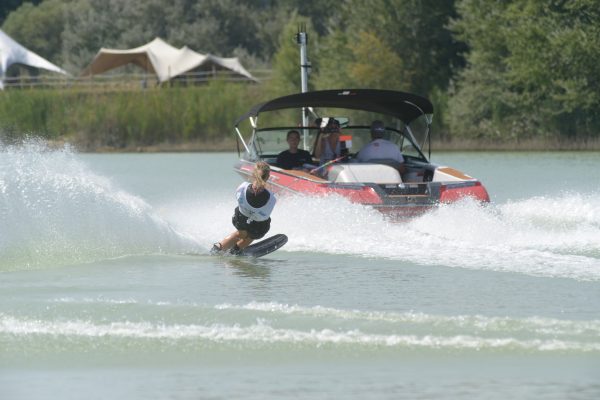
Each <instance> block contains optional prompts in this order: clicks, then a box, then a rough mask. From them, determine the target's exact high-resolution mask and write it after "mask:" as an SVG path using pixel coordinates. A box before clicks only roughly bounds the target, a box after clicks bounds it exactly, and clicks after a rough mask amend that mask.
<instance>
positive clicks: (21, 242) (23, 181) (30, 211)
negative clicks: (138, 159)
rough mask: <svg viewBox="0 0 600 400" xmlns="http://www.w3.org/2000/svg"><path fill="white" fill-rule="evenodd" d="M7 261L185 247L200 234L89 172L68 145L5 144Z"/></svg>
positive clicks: (14, 264)
mask: <svg viewBox="0 0 600 400" xmlns="http://www.w3.org/2000/svg"><path fill="white" fill-rule="evenodd" d="M0 154H1V155H2V157H1V159H0V255H1V257H0V267H1V268H23V267H35V266H42V265H55V264H67V263H73V262H86V261H93V260H98V259H104V258H111V257H119V256H124V255H131V254H145V253H157V252H159V253H160V252H181V251H186V250H187V249H189V248H192V247H193V245H194V242H193V240H190V239H189V238H186V237H184V236H182V235H181V234H179V233H178V232H176V231H175V230H173V228H172V227H171V226H170V225H169V224H168V223H167V222H166V221H164V220H162V219H161V218H159V217H158V216H157V215H156V214H155V213H154V212H153V210H152V208H151V207H150V206H149V205H148V204H147V203H146V202H144V201H143V200H142V199H140V198H138V197H136V196H133V195H131V194H128V193H126V192H124V191H122V190H119V189H118V188H116V187H114V185H113V184H112V183H111V181H110V180H109V179H107V178H105V177H102V176H98V175H96V174H94V173H93V172H91V171H89V170H88V168H87V167H86V166H85V165H84V164H83V163H82V162H81V161H80V160H79V159H78V158H77V155H76V153H74V152H73V151H72V150H71V149H70V148H69V147H65V148H63V149H59V150H51V149H49V148H48V146H47V145H46V144H45V143H44V142H43V141H36V140H29V141H26V142H25V143H23V144H22V145H15V146H6V145H0Z"/></svg>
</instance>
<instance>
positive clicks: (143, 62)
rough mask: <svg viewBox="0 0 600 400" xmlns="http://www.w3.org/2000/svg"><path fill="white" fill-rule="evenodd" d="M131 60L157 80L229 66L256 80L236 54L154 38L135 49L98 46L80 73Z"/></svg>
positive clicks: (99, 70)
mask: <svg viewBox="0 0 600 400" xmlns="http://www.w3.org/2000/svg"><path fill="white" fill-rule="evenodd" d="M127 64H135V65H137V66H139V67H141V68H143V69H144V70H146V71H148V72H151V73H154V74H156V76H157V78H158V81H159V82H161V83H162V82H166V81H168V80H170V79H172V78H175V77H177V76H179V75H182V74H185V73H187V72H190V71H193V70H198V69H200V70H229V71H232V72H234V73H235V74H237V75H240V76H242V77H245V78H247V79H250V80H253V81H256V78H254V77H253V76H252V75H251V74H250V73H249V72H248V71H246V69H245V68H244V67H243V66H242V64H241V63H240V61H239V60H238V59H237V58H236V57H233V58H221V57H216V56H213V55H204V54H200V53H197V52H195V51H194V50H191V49H190V48H188V47H187V46H184V47H182V48H181V49H178V48H176V47H173V46H171V45H170V44H168V43H167V42H165V41H164V40H162V39H160V38H156V39H154V40H153V41H151V42H150V43H148V44H145V45H143V46H140V47H136V48H135V49H129V50H116V49H105V48H102V49H100V51H99V52H98V54H96V57H94V60H92V62H91V63H90V65H88V66H87V67H86V68H85V69H84V70H83V71H82V72H81V76H91V75H99V74H102V73H104V72H106V71H108V70H111V69H114V68H118V67H122V66H124V65H127Z"/></svg>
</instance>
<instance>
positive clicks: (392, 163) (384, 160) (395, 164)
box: [365, 158, 402, 170]
mask: <svg viewBox="0 0 600 400" xmlns="http://www.w3.org/2000/svg"><path fill="white" fill-rule="evenodd" d="M365 163H369V164H384V165H389V166H390V167H392V168H396V169H397V170H399V169H400V167H402V163H401V162H399V161H397V160H394V159H393V158H371V159H369V160H367V161H365Z"/></svg>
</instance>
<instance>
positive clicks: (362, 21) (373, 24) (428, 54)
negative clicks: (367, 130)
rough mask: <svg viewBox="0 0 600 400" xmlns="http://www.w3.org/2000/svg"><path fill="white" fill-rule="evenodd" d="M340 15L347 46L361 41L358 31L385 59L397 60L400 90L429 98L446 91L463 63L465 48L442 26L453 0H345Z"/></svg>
mask: <svg viewBox="0 0 600 400" xmlns="http://www.w3.org/2000/svg"><path fill="white" fill-rule="evenodd" d="M344 13H345V16H344V19H343V23H344V26H345V31H346V33H347V34H348V35H349V36H350V42H356V43H360V35H361V34H362V32H367V33H371V34H373V35H375V36H376V37H377V38H379V40H380V41H381V42H382V43H383V44H384V45H385V46H386V48H387V49H389V51H390V56H392V54H393V57H399V58H400V59H401V60H402V63H401V68H402V71H398V72H397V74H398V75H400V76H402V77H404V78H405V79H407V81H406V82H404V83H403V84H402V85H401V87H402V88H404V89H405V90H408V91H411V92H415V93H418V94H421V95H428V94H429V93H430V92H431V91H432V90H433V89H434V88H436V87H438V88H444V89H445V88H446V87H448V84H449V82H450V80H451V77H452V76H453V74H455V73H456V72H457V71H458V69H459V68H461V67H462V66H463V65H464V60H463V57H462V56H461V54H460V53H461V51H463V50H464V49H465V47H464V44H463V43H461V42H457V41H456V40H455V38H454V37H453V36H452V33H451V31H450V30H449V29H448V27H447V25H448V22H449V21H450V19H451V18H452V17H453V16H454V15H455V11H454V1H436V0H350V1H348V2H346V3H345V6H344ZM359 62H361V63H365V62H369V61H368V59H366V60H359Z"/></svg>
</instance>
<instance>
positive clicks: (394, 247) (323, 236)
mask: <svg viewBox="0 0 600 400" xmlns="http://www.w3.org/2000/svg"><path fill="white" fill-rule="evenodd" d="M216 196H217V195H216ZM234 207H235V201H234V199H233V195H231V194H229V195H227V196H225V195H221V196H217V197H214V198H212V199H203V200H202V201H198V202H196V203H195V204H185V205H182V204H179V205H173V206H171V207H170V208H171V212H170V217H169V219H170V220H173V221H174V222H175V223H176V224H177V226H178V227H179V229H182V230H185V231H188V232H193V235H194V237H196V238H197V239H198V240H199V241H200V242H201V243H204V244H205V245H207V246H208V245H209V244H210V243H211V241H212V242H214V241H215V240H218V239H219V238H220V237H222V236H224V235H225V234H227V233H229V231H231V230H232V229H233V227H232V226H231V223H230V222H229V221H230V219H231V214H232V212H233V208H234ZM181 210H185V213H183V212H182V211H181ZM198 227H202V229H198ZM275 233H285V234H286V235H288V236H289V238H290V240H289V242H288V244H287V245H286V246H285V247H284V248H283V249H282V250H280V251H298V252H310V253H328V254H340V255H350V256H359V257H370V258H384V259H390V260H399V261H407V262H412V263H416V264H421V265H440V266H448V267H460V268H468V269H474V270H490V271H503V272H515V273H523V274H527V275H533V276H543V277H562V278H573V279H579V280H600V200H598V198H597V196H592V195H581V194H568V193H565V194H560V195H557V196H556V197H553V198H546V197H534V198H530V199H526V200H522V201H518V202H512V203H505V204H498V205H494V204H490V205H487V206H481V205H479V204H478V203H476V202H473V201H469V200H465V201H462V202H458V203H455V204H451V205H444V206H441V207H440V208H438V209H436V210H434V211H432V212H429V213H427V214H425V215H423V216H421V217H418V218H415V219H413V220H409V221H407V222H403V223H392V222H390V221H387V220H386V219H385V218H384V217H383V216H382V215H381V214H380V213H379V212H377V211H376V210H374V209H372V208H369V207H366V206H362V205H357V204H352V203H350V202H348V201H347V200H345V199H343V198H341V197H335V196H332V197H302V196H291V197H283V196H282V197H280V199H279V201H278V204H277V206H276V207H275V210H274V212H273V222H272V225H271V231H270V233H269V234H275Z"/></svg>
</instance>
